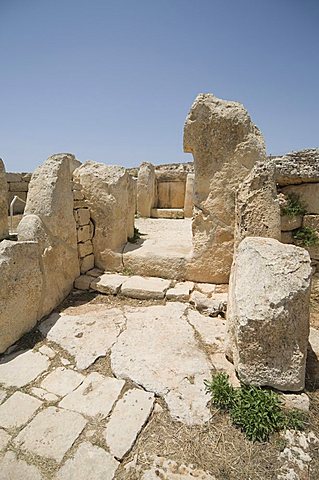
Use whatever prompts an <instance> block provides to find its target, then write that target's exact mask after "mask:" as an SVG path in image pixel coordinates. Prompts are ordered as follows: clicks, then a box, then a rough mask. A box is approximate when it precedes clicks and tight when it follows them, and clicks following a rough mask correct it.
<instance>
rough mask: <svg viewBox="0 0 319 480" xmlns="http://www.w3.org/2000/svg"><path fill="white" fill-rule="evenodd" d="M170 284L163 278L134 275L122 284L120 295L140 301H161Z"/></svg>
mask: <svg viewBox="0 0 319 480" xmlns="http://www.w3.org/2000/svg"><path fill="white" fill-rule="evenodd" d="M170 284H171V282H170V280H164V279H163V278H158V277H140V276H138V275H134V276H132V277H130V278H128V279H127V280H125V282H124V283H123V285H122V288H121V295H124V296H126V297H131V298H140V299H148V298H155V299H161V298H164V296H165V292H166V290H167V289H168V288H169V287H170Z"/></svg>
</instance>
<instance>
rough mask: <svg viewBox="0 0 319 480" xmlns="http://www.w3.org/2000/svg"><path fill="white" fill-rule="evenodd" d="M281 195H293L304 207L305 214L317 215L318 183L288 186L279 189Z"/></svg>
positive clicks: (318, 200) (318, 209)
mask: <svg viewBox="0 0 319 480" xmlns="http://www.w3.org/2000/svg"><path fill="white" fill-rule="evenodd" d="M281 191H282V193H284V194H285V195H287V194H288V193H295V194H296V195H298V196H299V198H300V201H301V203H303V204H304V205H305V207H306V211H307V213H308V214H309V213H311V214H315V215H317V214H319V183H303V184H302V185H288V186H287V187H283V188H282V189H281Z"/></svg>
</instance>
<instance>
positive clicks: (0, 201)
mask: <svg viewBox="0 0 319 480" xmlns="http://www.w3.org/2000/svg"><path fill="white" fill-rule="evenodd" d="M8 234H9V231H8V184H7V178H6V172H5V168H4V164H3V161H2V160H1V158H0V240H2V239H3V238H5V237H7V236H8Z"/></svg>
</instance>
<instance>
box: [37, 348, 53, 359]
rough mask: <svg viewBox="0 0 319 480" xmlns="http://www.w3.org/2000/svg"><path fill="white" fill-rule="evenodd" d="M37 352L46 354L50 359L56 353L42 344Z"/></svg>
mask: <svg viewBox="0 0 319 480" xmlns="http://www.w3.org/2000/svg"><path fill="white" fill-rule="evenodd" d="M39 352H40V353H42V355H46V356H47V357H49V358H50V359H51V360H52V358H54V357H55V355H56V353H55V351H54V350H52V348H50V347H48V346H47V345H42V347H40V348H39Z"/></svg>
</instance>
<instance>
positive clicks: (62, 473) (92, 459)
mask: <svg viewBox="0 0 319 480" xmlns="http://www.w3.org/2000/svg"><path fill="white" fill-rule="evenodd" d="M118 466H119V462H117V461H116V460H115V459H114V458H113V457H112V455H110V454H109V453H108V452H106V451H105V450H103V448H100V447H98V446H96V445H92V444H91V443H89V442H84V443H81V445H80V446H79V448H78V449H77V451H76V453H75V455H74V457H73V458H71V459H69V460H67V461H66V462H65V464H64V465H63V467H62V468H60V470H59V471H58V473H57V477H56V478H57V480H87V479H88V478H89V479H90V480H112V479H113V478H114V474H115V471H116V469H117V467H118Z"/></svg>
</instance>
